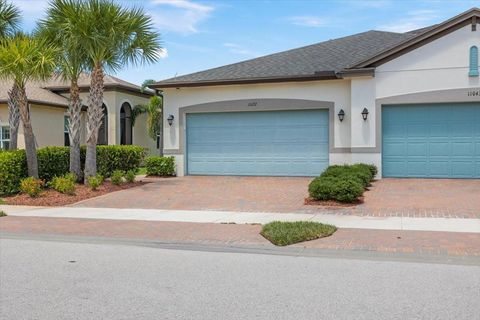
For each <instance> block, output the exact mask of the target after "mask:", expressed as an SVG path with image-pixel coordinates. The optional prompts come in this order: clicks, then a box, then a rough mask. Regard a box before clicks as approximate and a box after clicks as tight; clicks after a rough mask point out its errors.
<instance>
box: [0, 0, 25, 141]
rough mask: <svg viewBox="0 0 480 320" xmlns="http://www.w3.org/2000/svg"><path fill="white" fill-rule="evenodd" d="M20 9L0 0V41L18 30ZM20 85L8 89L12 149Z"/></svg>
mask: <svg viewBox="0 0 480 320" xmlns="http://www.w3.org/2000/svg"><path fill="white" fill-rule="evenodd" d="M19 23H20V10H18V8H17V7H15V6H14V5H13V4H9V3H7V2H6V1H5V0H0V41H2V40H3V39H5V38H7V37H11V36H12V35H13V34H14V32H15V31H17V30H18V27H19ZM17 94H18V87H17V86H16V85H15V84H14V85H13V86H12V88H11V89H10V90H9V91H8V103H7V104H8V125H9V127H10V146H9V149H10V150H15V149H17V140H18V127H19V125H20V111H19V109H18V106H17V105H16V104H15V102H14V101H15V98H14V97H16V95H17Z"/></svg>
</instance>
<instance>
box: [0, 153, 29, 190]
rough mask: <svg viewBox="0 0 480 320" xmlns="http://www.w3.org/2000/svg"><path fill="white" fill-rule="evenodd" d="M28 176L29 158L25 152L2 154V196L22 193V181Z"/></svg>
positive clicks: (0, 170) (0, 181)
mask: <svg viewBox="0 0 480 320" xmlns="http://www.w3.org/2000/svg"><path fill="white" fill-rule="evenodd" d="M26 176H27V157H26V156H25V152H24V151H23V150H18V151H2V152H0V195H5V194H12V193H17V192H19V191H20V180H21V179H22V178H25V177H26Z"/></svg>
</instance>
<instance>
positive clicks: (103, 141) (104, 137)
mask: <svg viewBox="0 0 480 320" xmlns="http://www.w3.org/2000/svg"><path fill="white" fill-rule="evenodd" d="M102 109H103V118H102V124H101V125H100V128H99V129H98V140H97V144H98V145H107V144H108V110H107V106H106V105H105V104H103V105H102Z"/></svg>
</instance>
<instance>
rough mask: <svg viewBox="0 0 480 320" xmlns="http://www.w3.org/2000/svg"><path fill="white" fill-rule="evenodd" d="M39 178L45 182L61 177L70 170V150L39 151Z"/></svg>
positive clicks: (51, 149) (44, 149)
mask: <svg viewBox="0 0 480 320" xmlns="http://www.w3.org/2000/svg"><path fill="white" fill-rule="evenodd" d="M37 157H38V176H39V178H40V179H43V180H45V181H51V180H52V179H53V178H54V177H61V176H63V175H65V174H67V173H68V172H69V170H70V168H69V163H70V149H69V148H68V147H45V148H40V149H38V150H37Z"/></svg>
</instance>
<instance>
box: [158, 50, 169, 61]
mask: <svg viewBox="0 0 480 320" xmlns="http://www.w3.org/2000/svg"><path fill="white" fill-rule="evenodd" d="M156 55H157V57H158V58H159V59H165V58H166V57H168V50H167V49H166V48H161V49H158V51H157V53H156Z"/></svg>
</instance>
